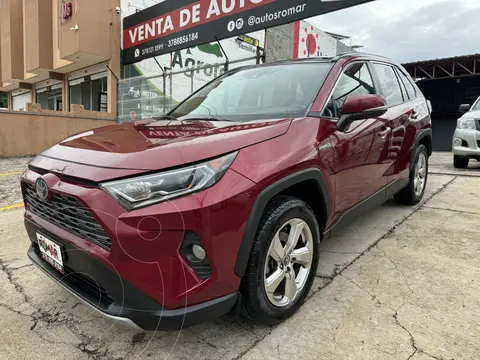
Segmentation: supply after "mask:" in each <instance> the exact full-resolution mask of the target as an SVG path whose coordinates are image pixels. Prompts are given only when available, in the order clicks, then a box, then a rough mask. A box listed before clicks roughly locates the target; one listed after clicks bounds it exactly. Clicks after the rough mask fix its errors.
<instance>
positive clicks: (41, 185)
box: [35, 178, 48, 201]
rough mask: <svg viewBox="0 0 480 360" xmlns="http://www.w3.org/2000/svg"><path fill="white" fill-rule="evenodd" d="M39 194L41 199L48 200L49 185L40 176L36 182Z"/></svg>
mask: <svg viewBox="0 0 480 360" xmlns="http://www.w3.org/2000/svg"><path fill="white" fill-rule="evenodd" d="M35 189H36V191H37V196H38V197H39V199H40V200H42V201H46V200H47V199H48V185H47V183H46V182H45V180H43V179H42V178H38V179H37V182H36V184H35Z"/></svg>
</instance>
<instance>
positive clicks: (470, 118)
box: [453, 97, 480, 169]
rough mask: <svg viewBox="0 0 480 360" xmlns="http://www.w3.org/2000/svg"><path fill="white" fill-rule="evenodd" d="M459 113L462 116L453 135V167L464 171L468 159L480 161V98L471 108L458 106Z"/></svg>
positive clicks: (466, 105)
mask: <svg viewBox="0 0 480 360" xmlns="http://www.w3.org/2000/svg"><path fill="white" fill-rule="evenodd" d="M459 111H460V112H461V113H463V116H462V117H461V118H460V119H458V121H457V129H456V130H455V134H454V135H453V166H455V167H456V168H457V169H465V168H466V167H468V162H469V161H470V159H476V160H477V161H480V97H479V98H478V99H477V101H475V103H474V104H473V106H471V107H470V104H463V105H460V109H459Z"/></svg>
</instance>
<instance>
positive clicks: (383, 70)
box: [373, 64, 403, 106]
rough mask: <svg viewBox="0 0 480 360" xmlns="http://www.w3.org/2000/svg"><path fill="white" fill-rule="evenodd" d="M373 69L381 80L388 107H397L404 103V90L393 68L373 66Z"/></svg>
mask: <svg viewBox="0 0 480 360" xmlns="http://www.w3.org/2000/svg"><path fill="white" fill-rule="evenodd" d="M373 67H374V69H375V71H376V72H377V75H378V79H379V80H380V86H381V88H382V91H383V96H385V99H386V100H387V105H388V106H396V105H399V104H401V103H403V96H402V90H401V88H400V84H399V83H398V79H397V76H396V75H395V71H394V70H393V67H391V66H389V65H383V64H373Z"/></svg>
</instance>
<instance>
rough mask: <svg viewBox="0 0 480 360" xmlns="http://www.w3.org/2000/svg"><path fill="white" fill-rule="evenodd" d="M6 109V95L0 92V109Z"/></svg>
mask: <svg viewBox="0 0 480 360" xmlns="http://www.w3.org/2000/svg"><path fill="white" fill-rule="evenodd" d="M6 107H8V94H7V93H6V92H1V91H0V108H6Z"/></svg>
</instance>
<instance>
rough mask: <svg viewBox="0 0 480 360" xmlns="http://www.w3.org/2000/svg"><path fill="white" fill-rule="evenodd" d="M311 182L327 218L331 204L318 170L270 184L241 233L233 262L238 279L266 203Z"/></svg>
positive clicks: (311, 169) (244, 269) (245, 265)
mask: <svg viewBox="0 0 480 360" xmlns="http://www.w3.org/2000/svg"><path fill="white" fill-rule="evenodd" d="M309 180H313V181H315V182H316V184H317V186H318V188H319V190H320V192H321V193H322V196H323V200H324V205H325V213H326V217H327V218H328V217H329V215H330V210H331V204H330V196H329V191H328V184H327V181H326V180H325V177H324V175H323V173H322V172H321V171H320V169H318V168H310V169H306V170H302V171H299V172H296V173H293V174H291V175H289V176H286V177H284V178H282V179H280V180H278V181H277V182H275V183H273V184H271V185H270V186H268V187H267V188H265V189H264V190H263V191H262V192H261V193H260V194H259V195H258V196H257V198H256V200H255V203H254V204H253V207H252V210H251V212H250V215H249V216H248V221H247V225H246V227H245V231H244V233H243V237H242V241H241V243H240V248H239V250H238V254H237V260H236V262H235V274H236V275H237V276H238V277H240V278H241V277H243V276H244V275H245V272H246V270H247V265H248V259H249V258H250V252H251V250H252V247H253V241H254V238H255V235H256V232H257V229H258V224H259V223H260V218H261V216H262V214H263V212H264V211H265V208H266V206H267V204H268V202H269V201H270V200H271V199H272V198H273V197H274V196H276V195H278V194H280V193H281V192H282V191H284V190H286V189H288V188H290V187H292V186H294V185H297V184H299V183H301V182H304V181H309ZM319 200H320V199H319Z"/></svg>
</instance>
